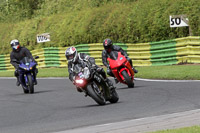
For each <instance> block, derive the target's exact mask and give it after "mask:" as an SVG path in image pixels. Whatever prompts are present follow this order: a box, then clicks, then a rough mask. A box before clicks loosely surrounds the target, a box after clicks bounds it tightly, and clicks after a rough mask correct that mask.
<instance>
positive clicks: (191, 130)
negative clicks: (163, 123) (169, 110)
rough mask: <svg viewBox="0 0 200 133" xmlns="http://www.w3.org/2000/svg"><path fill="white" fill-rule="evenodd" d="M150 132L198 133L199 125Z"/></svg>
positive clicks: (199, 130) (199, 131)
mask: <svg viewBox="0 0 200 133" xmlns="http://www.w3.org/2000/svg"><path fill="white" fill-rule="evenodd" d="M151 133H200V126H192V127H186V128H180V129H171V130H163V131H156V132H151Z"/></svg>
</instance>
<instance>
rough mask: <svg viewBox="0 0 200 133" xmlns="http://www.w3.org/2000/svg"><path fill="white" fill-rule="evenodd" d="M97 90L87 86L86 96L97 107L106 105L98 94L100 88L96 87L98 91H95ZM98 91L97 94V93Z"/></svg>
mask: <svg viewBox="0 0 200 133" xmlns="http://www.w3.org/2000/svg"><path fill="white" fill-rule="evenodd" d="M96 89H97V88H93V87H92V85H91V84H90V85H88V86H87V92H88V95H89V96H90V97H91V98H92V99H93V100H94V101H95V102H96V103H98V104H99V105H105V104H106V100H105V98H104V97H103V96H102V95H101V93H99V92H100V88H99V86H98V90H96ZM98 91H99V92H98Z"/></svg>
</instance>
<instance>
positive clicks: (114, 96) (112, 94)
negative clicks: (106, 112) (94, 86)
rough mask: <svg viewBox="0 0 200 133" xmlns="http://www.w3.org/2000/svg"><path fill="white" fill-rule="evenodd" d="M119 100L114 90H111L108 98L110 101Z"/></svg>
mask: <svg viewBox="0 0 200 133" xmlns="http://www.w3.org/2000/svg"><path fill="white" fill-rule="evenodd" d="M118 100H119V95H118V94H117V91H116V90H112V92H111V98H110V100H109V102H110V103H116V102H118Z"/></svg>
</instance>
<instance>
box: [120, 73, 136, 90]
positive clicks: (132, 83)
mask: <svg viewBox="0 0 200 133" xmlns="http://www.w3.org/2000/svg"><path fill="white" fill-rule="evenodd" d="M122 75H123V77H124V79H125V81H126V83H127V85H128V87H129V88H133V87H134V82H133V81H132V80H131V77H130V76H129V75H128V73H127V72H126V70H124V71H122Z"/></svg>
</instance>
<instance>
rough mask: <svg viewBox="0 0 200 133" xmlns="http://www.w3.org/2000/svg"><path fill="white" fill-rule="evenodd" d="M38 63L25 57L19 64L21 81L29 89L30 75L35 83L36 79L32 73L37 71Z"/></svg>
mask: <svg viewBox="0 0 200 133" xmlns="http://www.w3.org/2000/svg"><path fill="white" fill-rule="evenodd" d="M36 65H37V64H36V63H35V62H33V61H32V60H31V59H29V58H28V57H24V58H23V59H22V60H21V61H20V64H19V68H20V69H19V80H20V83H21V85H22V86H23V87H25V88H26V89H28V88H27V85H28V75H31V77H32V80H33V81H35V77H34V76H33V74H32V72H33V71H35V69H36Z"/></svg>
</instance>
